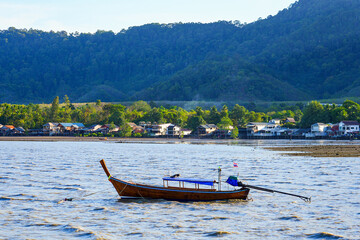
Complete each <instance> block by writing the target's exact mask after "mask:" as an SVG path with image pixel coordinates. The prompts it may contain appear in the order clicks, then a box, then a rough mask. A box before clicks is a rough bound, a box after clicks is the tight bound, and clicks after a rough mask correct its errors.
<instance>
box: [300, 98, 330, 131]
mask: <svg viewBox="0 0 360 240" xmlns="http://www.w3.org/2000/svg"><path fill="white" fill-rule="evenodd" d="M323 113H324V107H323V106H322V105H321V103H319V102H318V101H311V102H310V103H309V104H308V105H307V106H306V107H305V109H304V115H303V117H302V119H301V122H300V126H301V127H303V128H309V127H310V126H311V125H312V124H314V123H317V122H322V120H323Z"/></svg>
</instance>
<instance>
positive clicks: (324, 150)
mask: <svg viewBox="0 0 360 240" xmlns="http://www.w3.org/2000/svg"><path fill="white" fill-rule="evenodd" d="M264 149H267V150H272V151H279V152H282V153H280V154H281V155H286V156H309V157H333V158H334V157H360V145H357V144H351V145H349V144H348V145H345V144H344V145H312V146H311V145H309V146H285V147H284V146H282V147H264Z"/></svg>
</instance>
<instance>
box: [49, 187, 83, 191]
mask: <svg viewBox="0 0 360 240" xmlns="http://www.w3.org/2000/svg"><path fill="white" fill-rule="evenodd" d="M47 189H55V190H70V191H79V190H83V189H82V188H78V187H52V188H47Z"/></svg>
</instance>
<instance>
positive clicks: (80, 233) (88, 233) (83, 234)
mask: <svg viewBox="0 0 360 240" xmlns="http://www.w3.org/2000/svg"><path fill="white" fill-rule="evenodd" d="M61 230H63V231H64V232H68V233H76V236H78V237H96V234H95V233H94V232H92V231H87V230H85V229H83V228H81V227H75V226H72V225H70V224H67V225H64V226H63V227H61Z"/></svg>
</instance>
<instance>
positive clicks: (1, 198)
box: [0, 197, 13, 201]
mask: <svg viewBox="0 0 360 240" xmlns="http://www.w3.org/2000/svg"><path fill="white" fill-rule="evenodd" d="M10 200H13V198H11V197H0V201H10Z"/></svg>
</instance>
